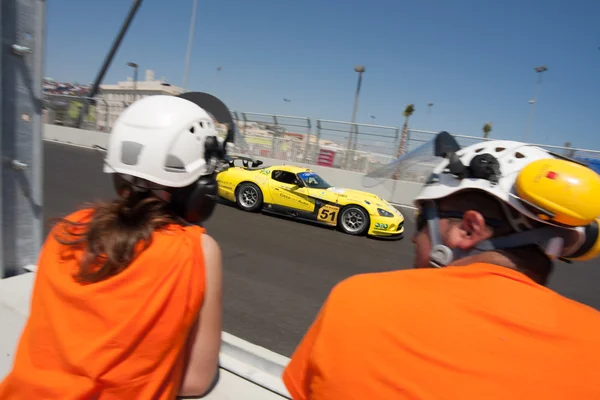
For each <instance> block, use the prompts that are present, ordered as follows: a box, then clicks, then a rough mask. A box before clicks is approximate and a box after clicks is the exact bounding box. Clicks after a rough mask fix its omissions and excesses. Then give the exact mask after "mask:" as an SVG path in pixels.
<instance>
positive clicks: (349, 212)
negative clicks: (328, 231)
mask: <svg viewBox="0 0 600 400" xmlns="http://www.w3.org/2000/svg"><path fill="white" fill-rule="evenodd" d="M369 223H370V222H369V214H368V213H367V212H366V211H365V209H364V208H362V207H359V206H353V205H350V206H346V207H344V208H343V209H342V212H341V213H340V216H339V220H338V226H339V227H340V229H341V230H342V231H343V232H344V233H347V234H349V235H356V236H359V235H363V234H364V233H365V232H366V231H367V229H369Z"/></svg>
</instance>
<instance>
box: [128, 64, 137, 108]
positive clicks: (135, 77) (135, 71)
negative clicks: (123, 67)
mask: <svg viewBox="0 0 600 400" xmlns="http://www.w3.org/2000/svg"><path fill="white" fill-rule="evenodd" d="M127 66H129V67H131V68H133V101H136V100H137V80H138V65H137V64H136V63H134V62H128V63H127Z"/></svg>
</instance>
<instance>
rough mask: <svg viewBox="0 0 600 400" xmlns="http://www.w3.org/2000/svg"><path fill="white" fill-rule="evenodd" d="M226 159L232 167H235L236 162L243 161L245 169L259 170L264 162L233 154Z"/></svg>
mask: <svg viewBox="0 0 600 400" xmlns="http://www.w3.org/2000/svg"><path fill="white" fill-rule="evenodd" d="M225 159H226V161H227V163H228V164H229V166H230V167H235V162H236V161H238V160H241V161H242V165H243V166H244V168H258V167H260V166H261V165H262V164H263V162H262V160H258V159H256V158H253V157H248V156H242V155H234V154H232V155H228V156H226V157H225Z"/></svg>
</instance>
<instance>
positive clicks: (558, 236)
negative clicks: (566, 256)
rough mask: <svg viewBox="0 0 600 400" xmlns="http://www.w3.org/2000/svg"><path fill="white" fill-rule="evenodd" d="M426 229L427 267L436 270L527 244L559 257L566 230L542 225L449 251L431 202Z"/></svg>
mask: <svg viewBox="0 0 600 400" xmlns="http://www.w3.org/2000/svg"><path fill="white" fill-rule="evenodd" d="M424 208H425V210H424V211H425V213H426V218H427V226H428V228H429V234H430V238H431V245H432V248H431V252H430V253H429V265H430V266H432V267H435V268H441V267H445V266H447V265H450V264H451V263H452V262H453V261H455V260H459V259H461V258H465V257H469V256H474V255H477V254H480V253H483V252H486V251H494V250H507V249H514V248H518V247H524V246H528V245H535V246H537V247H538V248H539V249H540V250H541V251H543V252H544V254H546V256H547V257H549V258H550V259H551V260H554V259H557V258H559V257H561V256H562V254H563V252H564V249H565V242H566V241H565V236H564V235H565V230H564V229H560V228H557V227H553V226H545V227H540V228H535V229H531V230H527V231H521V232H516V233H511V234H509V235H506V236H501V237H496V238H492V239H488V240H484V241H482V242H479V243H477V245H476V246H475V247H474V248H472V249H469V250H462V249H452V248H450V247H448V246H446V245H445V244H444V243H443V240H442V235H441V232H440V229H439V226H440V222H439V216H438V212H437V208H436V207H435V203H434V202H432V201H430V202H428V203H427V204H426V205H425V207H424Z"/></svg>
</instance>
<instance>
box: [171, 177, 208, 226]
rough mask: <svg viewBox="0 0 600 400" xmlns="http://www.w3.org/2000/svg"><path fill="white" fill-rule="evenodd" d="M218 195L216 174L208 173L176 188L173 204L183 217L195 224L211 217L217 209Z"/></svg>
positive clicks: (173, 193)
mask: <svg viewBox="0 0 600 400" xmlns="http://www.w3.org/2000/svg"><path fill="white" fill-rule="evenodd" d="M217 196H218V184H217V179H216V175H215V174H212V175H206V176H202V177H200V179H198V180H197V181H196V182H194V183H193V184H191V185H189V186H186V187H184V188H179V189H176V190H174V191H173V192H172V197H171V204H172V206H173V208H174V211H175V212H176V213H177V214H178V215H180V216H181V217H182V218H183V219H185V220H186V221H188V222H190V223H193V224H201V223H203V222H205V221H206V220H207V219H208V218H210V216H211V215H212V213H213V211H214V210H215V206H216V205H217Z"/></svg>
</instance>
